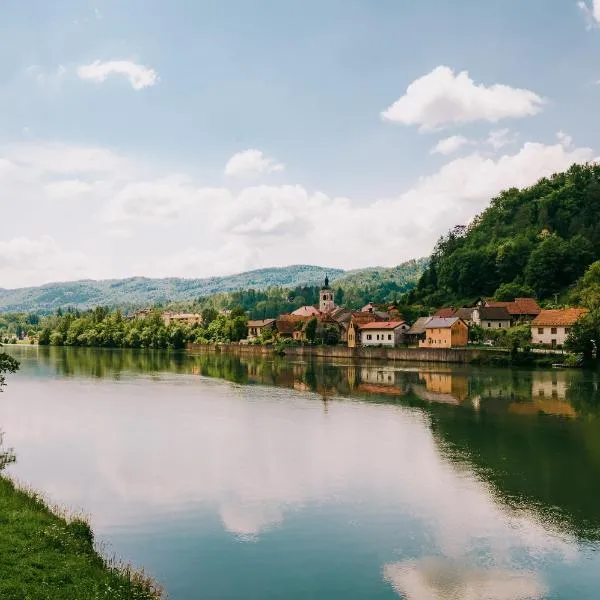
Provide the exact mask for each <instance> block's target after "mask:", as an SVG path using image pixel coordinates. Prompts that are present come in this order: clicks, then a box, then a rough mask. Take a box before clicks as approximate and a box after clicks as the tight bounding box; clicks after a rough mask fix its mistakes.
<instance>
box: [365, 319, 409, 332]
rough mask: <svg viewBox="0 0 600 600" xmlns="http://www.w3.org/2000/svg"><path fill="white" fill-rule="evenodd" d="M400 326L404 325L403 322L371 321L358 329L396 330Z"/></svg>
mask: <svg viewBox="0 0 600 600" xmlns="http://www.w3.org/2000/svg"><path fill="white" fill-rule="evenodd" d="M402 325H405V321H372V322H371V323H365V325H361V327H360V329H361V331H362V330H363V329H398V327H400V326H402Z"/></svg>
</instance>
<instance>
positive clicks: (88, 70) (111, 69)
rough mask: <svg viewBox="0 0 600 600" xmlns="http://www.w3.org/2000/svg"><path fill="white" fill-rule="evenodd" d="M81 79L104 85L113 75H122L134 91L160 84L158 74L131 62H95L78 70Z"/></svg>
mask: <svg viewBox="0 0 600 600" xmlns="http://www.w3.org/2000/svg"><path fill="white" fill-rule="evenodd" d="M77 75H78V77H79V78H80V79H84V80H87V81H94V82H96V83H102V82H103V81H106V79H107V78H108V77H110V76H111V75H122V76H124V77H126V78H127V79H128V80H129V83H130V84H131V87H132V88H133V89H134V90H142V89H144V88H147V87H151V86H153V85H156V84H157V83H158V80H159V78H158V73H157V72H156V71H155V70H154V69H152V68H150V67H146V66H144V65H139V64H137V63H134V62H132V61H130V60H109V61H105V62H102V61H100V60H95V61H94V62H93V63H91V64H89V65H81V66H80V67H78V69H77Z"/></svg>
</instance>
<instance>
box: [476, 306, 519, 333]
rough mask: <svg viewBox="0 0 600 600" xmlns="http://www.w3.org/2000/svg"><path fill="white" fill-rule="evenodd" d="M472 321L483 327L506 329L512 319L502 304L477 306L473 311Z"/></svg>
mask: <svg viewBox="0 0 600 600" xmlns="http://www.w3.org/2000/svg"><path fill="white" fill-rule="evenodd" d="M472 319H473V323H475V324H476V325H479V327H483V329H508V328H509V327H510V325H511V322H512V319H511V316H510V313H509V312H508V310H507V309H506V307H504V306H478V307H477V308H476V309H475V310H474V311H473V317H472Z"/></svg>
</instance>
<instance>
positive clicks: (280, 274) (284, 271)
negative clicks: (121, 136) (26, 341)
mask: <svg viewBox="0 0 600 600" xmlns="http://www.w3.org/2000/svg"><path fill="white" fill-rule="evenodd" d="M326 274H329V277H330V279H331V280H334V279H336V278H339V277H340V276H341V275H343V274H344V271H342V270H341V269H326V268H324V267H317V266H312V265H293V266H289V267H281V268H268V269H258V270H255V271H248V272H245V273H239V274H237V275H230V276H226V277H210V278H206V279H182V278H168V279H149V278H145V277H132V278H129V279H107V280H103V281H93V280H84V281H73V282H65V283H49V284H46V285H43V286H40V287H30V288H20V289H14V290H7V289H0V312H9V311H10V312H27V311H41V312H52V311H54V310H56V309H58V308H63V309H64V308H67V307H72V308H79V309H85V308H92V307H95V306H99V305H102V306H121V307H128V306H147V305H151V304H155V303H157V302H160V303H166V302H170V301H181V300H192V299H196V298H198V297H200V296H208V295H211V294H216V293H220V292H229V291H233V290H238V289H263V288H267V287H271V286H283V287H290V286H296V285H315V284H318V283H320V282H322V281H323V279H324V278H325V275H326Z"/></svg>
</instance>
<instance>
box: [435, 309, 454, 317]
mask: <svg viewBox="0 0 600 600" xmlns="http://www.w3.org/2000/svg"><path fill="white" fill-rule="evenodd" d="M455 312H456V309H455V308H454V307H453V306H448V307H446V308H440V310H438V311H437V312H436V313H434V315H433V316H434V317H440V318H441V319H448V318H450V317H453V316H454V313H455Z"/></svg>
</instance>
